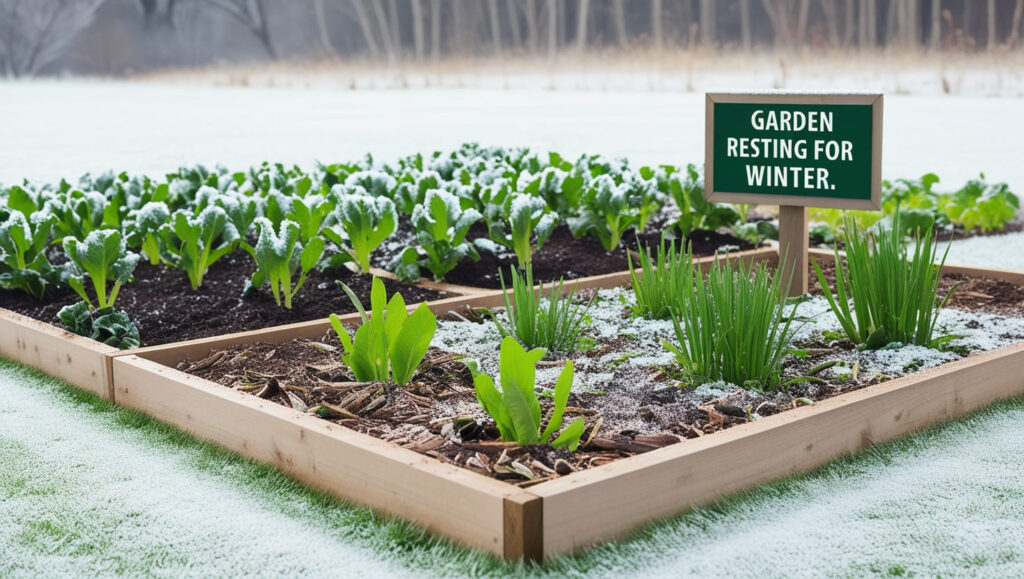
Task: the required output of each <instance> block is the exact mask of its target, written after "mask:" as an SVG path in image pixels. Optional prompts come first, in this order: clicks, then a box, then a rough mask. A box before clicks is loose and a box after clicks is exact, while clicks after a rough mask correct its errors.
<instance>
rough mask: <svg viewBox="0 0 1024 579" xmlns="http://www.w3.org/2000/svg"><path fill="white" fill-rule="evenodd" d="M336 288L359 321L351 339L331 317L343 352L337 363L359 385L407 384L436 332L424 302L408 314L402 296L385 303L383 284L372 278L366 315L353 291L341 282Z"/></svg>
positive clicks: (396, 296) (434, 322)
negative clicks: (360, 323) (340, 289)
mask: <svg viewBox="0 0 1024 579" xmlns="http://www.w3.org/2000/svg"><path fill="white" fill-rule="evenodd" d="M339 285H341V287H342V288H343V289H344V290H345V293H347V294H348V297H349V299H351V300H352V304H353V305H354V306H355V307H356V309H357V310H359V315H360V317H361V318H362V322H363V323H362V325H361V326H359V329H357V330H356V333H355V336H354V337H349V335H348V331H347V330H345V326H343V325H342V323H341V320H340V319H339V318H338V316H337V315H336V314H331V316H330V319H331V326H332V327H333V328H334V331H335V332H337V333H338V339H339V340H341V345H342V348H343V349H344V353H343V354H342V355H341V361H342V362H344V363H345V365H346V366H348V367H349V368H351V369H352V373H353V374H354V375H355V378H356V380H359V381H361V382H387V381H388V379H389V377H390V378H391V379H392V380H393V381H394V382H395V384H398V385H399V386H404V385H406V384H408V383H409V381H410V380H412V377H413V374H415V373H416V369H417V368H419V366H420V363H421V362H422V361H423V358H424V356H426V355H427V349H429V348H430V341H431V340H432V339H433V338H434V332H435V331H437V318H435V317H434V313H433V312H431V311H430V308H428V307H427V304H426V303H421V304H420V305H419V307H417V308H416V310H415V311H414V312H413V313H412V314H409V313H408V312H407V311H406V309H405V300H404V299H403V298H402V294H398V293H396V294H395V295H393V296H392V297H391V300H390V301H387V293H386V291H385V289H384V283H383V282H382V281H381V280H380V279H379V278H376V277H375V278H373V285H372V288H371V290H370V315H367V314H366V310H365V309H363V304H362V303H360V302H359V298H358V297H356V294H355V292H353V291H352V289H351V288H349V287H348V286H347V285H345V284H342V283H341V282H339ZM385 304H386V305H385Z"/></svg>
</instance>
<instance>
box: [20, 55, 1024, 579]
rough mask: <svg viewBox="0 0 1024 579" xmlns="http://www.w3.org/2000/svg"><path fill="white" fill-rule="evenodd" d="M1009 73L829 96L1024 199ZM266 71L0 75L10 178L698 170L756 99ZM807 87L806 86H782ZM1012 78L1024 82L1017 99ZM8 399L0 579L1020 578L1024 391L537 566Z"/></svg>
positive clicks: (1020, 253) (900, 140) (1005, 253)
mask: <svg viewBox="0 0 1024 579" xmlns="http://www.w3.org/2000/svg"><path fill="white" fill-rule="evenodd" d="M775 66H776V67H777V66H778V65H775ZM1006 70H1013V69H1009V68H1007V69H1003V70H1002V71H1001V72H999V73H998V74H999V76H998V79H1000V80H999V82H1001V83H1005V84H1003V85H1000V86H1001V87H1002V88H1000V89H999V90H995V89H994V88H993V89H991V90H989V89H988V88H986V87H990V86H992V87H994V86H995V85H994V84H991V85H990V84H987V83H995V82H996V81H997V77H996V73H995V72H989V73H986V72H985V71H984V70H980V69H979V70H978V71H976V72H977V74H979V75H983V76H984V74H988V76H984V79H987V80H978V81H977V82H976V83H975V82H974V81H972V80H971V79H972V78H973V77H970V76H965V77H964V78H967V84H968V85H970V87H969V88H962V89H961V90H959V91H957V92H956V94H952V91H951V95H950V96H947V95H945V94H943V91H941V89H940V90H938V91H935V90H933V88H934V86H935V78H934V74H933V72H928V73H927V74H928V75H929V76H928V77H927V79H926V80H922V81H921V83H916V81H914V82H911V81H912V80H913V79H915V78H918V77H917V76H914V75H907V76H905V77H904V78H905V80H904V81H903V82H904V85H902V86H905V87H910V88H907V89H906V90H898V89H897V88H895V87H893V86H892V83H891V82H890V81H886V79H885V78H884V76H879V75H874V76H870V75H868V76H865V77H863V79H861V81H860V83H858V84H856V85H855V86H851V85H850V84H843V83H842V82H841V81H840V80H837V78H839V77H837V78H833V79H831V80H823V81H822V82H823V83H829V85H828V86H838V85H840V84H842V86H845V87H847V88H856V89H859V90H868V89H871V88H874V87H875V86H878V87H880V88H882V89H884V90H886V91H887V96H886V111H885V116H886V121H885V156H884V163H883V166H884V174H885V176H886V177H903V176H908V177H913V176H919V175H921V174H923V173H926V172H936V173H938V174H939V175H940V177H942V179H943V182H944V183H947V184H948V187H949V188H953V187H958V186H959V185H960V184H962V183H963V182H964V181H966V180H967V179H969V178H972V177H974V176H976V175H977V173H978V172H980V171H984V172H985V174H986V176H987V177H988V179H989V180H990V181H1006V182H1008V183H1010V185H1011V187H1012V188H1013V189H1014V190H1015V191H1017V192H1018V193H1019V192H1020V191H1022V190H1024V165H1022V164H1021V162H1020V158H1019V157H1020V146H1019V143H1018V142H1017V140H1018V139H1019V135H1021V134H1024V99H1021V98H1012V97H1017V96H1018V95H1019V92H1013V90H1018V91H1019V88H1020V87H1024V84H1022V83H1021V82H1020V79H1019V77H1014V76H1013V74H1016V73H1012V74H1011V73H1007V72H1006ZM969 73H970V71H965V72H963V74H964V75H968V74H969ZM641 74H646V73H641ZM778 74H779V73H778V71H777V70H774V71H772V72H765V73H764V74H763V77H764V78H759V79H758V80H757V83H758V86H757V88H770V86H771V82H772V80H771V79H772V78H773V75H775V76H776V77H777V75H778ZM790 74H791V73H790ZM921 74H922V76H921V78H922V79H924V78H925V77H924V76H923V75H924V74H925V73H921ZM273 78H275V79H277V80H276V81H275V83H274V84H275V88H264V87H261V86H259V83H258V82H255V81H252V80H247V81H246V84H250V85H251V86H250V87H248V88H244V87H241V86H230V87H223V86H220V87H218V86H214V85H217V84H224V83H221V82H219V81H218V80H216V79H212V80H210V81H209V82H208V83H207V84H208V85H207V86H202V85H200V86H196V85H195V84H189V85H185V84H180V83H179V82H178V80H180V79H176V78H174V77H173V76H168V77H164V78H161V79H158V82H151V83H110V82H83V81H45V82H37V83H31V84H28V83H8V84H0V110H3V111H5V112H7V113H8V114H7V115H5V119H4V121H3V123H2V124H0V159H2V163H0V181H3V182H15V181H20V180H21V179H22V178H30V179H45V180H56V179H60V178H63V177H66V178H69V179H70V178H75V177H77V176H78V175H80V174H81V173H84V172H87V171H104V170H108V169H115V170H127V171H129V172H147V173H160V172H163V171H167V170H170V169H173V168H176V167H177V166H179V165H182V164H189V163H200V162H201V163H205V164H211V165H212V164H217V163H221V164H224V165H227V166H229V167H232V168H241V167H246V166H249V165H252V164H255V163H259V162H262V161H264V160H272V161H281V162H286V163H297V164H300V165H303V166H310V165H312V164H313V162H314V161H315V160H322V161H325V162H327V161H334V160H344V159H348V158H353V157H357V156H361V155H362V154H364V153H365V152H367V151H369V152H372V153H373V154H374V155H375V156H376V157H378V158H380V159H383V160H390V159H393V158H395V157H397V156H398V155H404V154H408V153H412V152H415V151H428V150H434V149H445V148H452V147H456V146H458V145H459V144H461V143H462V142H465V141H478V142H481V143H485V144H494V145H530V146H535V147H540V148H552V149H558V150H560V151H564V152H565V153H566V154H578V153H583V152H599V153H604V154H607V155H613V156H627V157H629V158H630V159H631V160H632V161H634V162H636V163H658V162H670V163H687V162H694V163H699V162H700V161H701V159H702V158H703V130H704V129H703V118H704V117H703V115H704V109H703V107H704V100H703V96H702V94H701V93H700V92H699V91H702V90H705V89H706V88H707V89H711V88H714V89H723V88H725V87H732V86H740V85H738V84H718V83H719V81H715V82H714V83H713V84H714V86H710V85H709V84H699V83H697V84H695V86H694V90H695V91H698V92H688V91H687V90H686V87H685V86H683V87H681V88H680V87H678V86H676V85H671V84H667V83H668V80H666V81H665V83H666V84H665V86H664V87H662V88H657V89H654V90H652V89H651V87H649V86H643V85H642V84H641V83H640V81H637V83H636V84H637V85H639V86H633V83H628V82H627V83H626V85H627V86H622V85H621V84H620V85H608V87H607V89H606V90H602V89H600V87H596V88H595V87H593V86H583V85H579V84H577V86H576V87H575V88H574V85H573V80H572V78H571V77H564V76H559V77H557V78H558V79H560V80H559V81H558V83H557V86H554V87H553V88H556V89H557V90H551V88H552V87H545V86H543V85H542V83H541V86H535V85H531V84H529V83H526V84H524V85H522V86H519V87H512V88H517V90H506V88H505V87H504V86H498V84H499V82H498V81H494V82H493V83H492V84H487V83H481V84H480V85H479V86H477V87H475V88H465V86H466V85H465V84H464V85H462V86H463V87H464V88H458V85H453V86H450V87H446V88H430V89H425V90H413V89H408V90H406V89H401V90H365V88H367V87H368V86H369V85H367V86H366V87H364V86H357V90H350V89H346V90H339V88H338V87H337V86H330V83H329V82H326V81H325V82H314V80H315V79H313V80H309V79H310V78H311V77H309V76H306V77H303V78H306V79H307V80H306V81H304V82H305V84H304V83H303V82H302V81H295V82H292V83H291V86H282V85H288V84H289V83H288V82H285V81H284V80H281V77H279V76H275V77H273ZM361 78H362V77H361ZM622 78H626V77H622ZM665 78H667V79H671V80H672V82H684V83H685V80H682V81H680V79H679V78H676V77H675V76H672V75H666V76H665ZM702 78H704V77H702ZM737 78H738V77H737ZM791 78H792V77H791ZM841 78H842V79H845V81H849V79H850V78H851V77H849V76H843V77H841ZM979 78H981V77H979ZM727 80H730V79H725V80H722V81H720V82H721V83H725V82H726V81H727ZM360 82H368V81H363V80H361V81H360ZM489 82H490V81H489ZM533 82H534V81H531V83H533ZM538 82H540V81H538ZM700 82H701V83H704V82H705V81H700ZM707 82H708V83H710V82H711V81H707ZM751 82H753V81H751ZM809 82H810V81H808V84H799V83H797V82H795V81H792V80H790V81H789V82H788V85H787V88H802V87H805V86H812V85H811V84H809ZM869 82H871V83H877V84H874V85H872V84H868V83H869ZM922 83H923V84H922ZM1011 83H1015V84H1014V86H1016V87H1018V89H1013V90H1008V89H1006V88H1005V87H1006V86H1009V85H1010V84H1011ZM227 84H242V83H240V82H239V83H230V82H229V83H227ZM306 84H308V85H309V86H308V87H307V86H306ZM412 84H413V86H415V83H412ZM357 85H358V83H357ZM698 85H699V86H698ZM911 85H913V86H918V85H920V86H921V87H923V88H920V89H919V90H918V89H914V88H913V86H911ZM374 86H376V87H377V88H379V87H380V86H381V84H378V85H374ZM818 86H820V85H818ZM961 86H963V85H961ZM751 88H753V87H751ZM825 88H828V87H825ZM900 92H910V93H911V94H897V93H900ZM990 94H999V95H1002V96H1001V97H992V96H989V95H990ZM939 188H940V189H942V188H943V187H942V186H941V185H940V187H939ZM949 261H950V262H953V263H969V264H978V265H988V266H995V267H1002V268H1008V269H1021V270H1024V235H1022V234H1011V235H1007V236H997V237H992V238H982V239H971V240H966V241H962V242H957V243H956V244H954V247H953V250H952V251H951V256H950V259H949ZM0 395H2V398H3V400H4V401H5V403H4V404H2V405H0V512H2V513H3V516H0V576H3V577H10V576H39V575H116V574H130V575H140V574H160V575H243V574H245V575H300V574H301V575H306V576H321V575H323V576H337V575H356V574H359V575H361V576H365V577H374V576H395V575H401V576H459V575H469V576H495V575H505V574H515V575H533V576H553V577H561V576H571V575H584V574H585V575H587V576H622V575H624V574H632V575H644V576H654V577H659V576H686V575H702V576H706V575H711V574H719V575H721V574H724V575H734V576H746V575H757V576H763V575H765V574H766V573H767V574H769V575H777V576H823V575H836V576H862V575H871V574H879V575H887V574H900V575H902V574H909V573H913V574H918V575H927V576H933V575H956V574H971V575H981V576H1014V575H1024V517H1022V513H1024V490H1022V488H1021V485H1020V481H1021V480H1024V461H1021V460H1018V458H1017V457H1019V456H1021V453H1022V451H1024V433H1022V430H1021V429H1020V424H1021V423H1022V421H1024V399H1016V400H1013V401H1009V402H1005V403H1002V404H999V405H997V406H996V407H994V408H992V409H990V410H987V411H984V412H982V413H980V414H978V415H975V416H973V417H971V418H968V419H965V420H960V421H956V422H953V423H950V424H948V425H946V426H943V427H940V428H938V429H934V430H931V431H928V432H925V433H922V434H919V435H917V436H914V437H910V438H907V439H902V440H899V441H896V442H894V443H889V444H885V445H882V446H879V447H876V448H874V449H871V450H869V451H867V452H865V453H861V454H860V455H857V456H856V457H854V458H851V459H844V460H841V461H838V462H836V463H833V464H831V465H829V466H827V467H825V468H823V469H821V470H819V471H817V472H815V473H812V474H810V475H807V476H804V477H800V478H797V479H794V480H790V481H785V482H782V483H777V484H773V485H769V486H766V487H762V488H761V489H758V490H756V491H754V492H752V493H749V494H746V495H742V496H740V497H735V498H733V499H730V500H728V501H726V502H724V503H722V504H720V505H716V506H713V507H710V508H705V509H698V510H695V511H692V512H690V513H688V514H685V515H683V516H680V517H677V518H674V519H672V520H670V521H666V522H662V523H658V524H656V525H653V526H650V527H647V528H645V529H644V530H642V531H640V532H639V533H637V534H635V535H633V536H631V537H629V538H627V539H625V540H623V541H621V542H616V543H613V544H609V545H604V546H601V547H598V548H595V549H592V550H589V551H587V552H584V553H582V554H580V555H577V556H574V557H568V558H563V559H558V560H555V561H553V562H550V563H549V564H547V565H545V566H544V567H543V568H521V567H510V566H506V565H504V564H502V563H499V562H496V561H494V560H492V559H489V558H486V557H483V556H481V555H478V554H474V553H471V552H467V551H464V550H461V549H459V548H457V547H453V546H451V545H448V544H445V543H441V542H438V541H435V540H432V539H429V538H427V537H425V536H423V535H422V534H421V533H419V532H418V531H416V530H414V529H411V528H409V527H408V526H406V525H403V524H397V523H394V522H387V521H381V520H379V519H377V518H375V517H373V516H372V515H371V514H370V513H368V512H366V511H363V510H360V509H353V508H350V507H347V506H344V505H342V504H340V503H338V502H337V501H334V500H333V499H328V498H325V497H323V496H321V495H319V494H317V493H315V492H313V491H309V490H307V489H303V488H302V487H300V486H299V485H297V484H295V483H293V482H291V481H289V480H288V479H287V478H286V477H284V476H283V475H281V474H280V473H278V472H276V471H274V470H273V469H270V468H266V467H262V466H258V465H254V464H253V463H250V462H249V461H247V460H244V459H241V458H239V457H237V456H235V455H232V454H230V453H227V452H223V451H220V450H217V449H215V448H213V447H211V446H209V445H205V444H202V443H198V442H197V441H195V440H193V439H191V438H190V437H188V436H185V435H182V434H181V433H179V432H177V431H174V430H173V429H169V428H166V427H163V426H160V425H158V424H156V423H154V422H152V421H150V420H149V419H147V418H145V417H143V416H141V415H139V414H136V413H133V412H129V411H125V410H123V409H118V408H113V407H111V406H109V405H107V404H105V403H103V402H100V401H98V400H96V399H94V398H92V397H90V396H88V395H85V394H82V393H80V392H78V391H76V390H74V389H72V388H70V387H68V386H66V385H63V384H60V383H59V382H57V381H54V380H52V379H49V378H47V377H45V376H42V375H40V374H38V373H35V372H33V371H28V370H25V369H24V368H21V367H19V366H16V365H12V364H10V363H6V362H2V361H0Z"/></svg>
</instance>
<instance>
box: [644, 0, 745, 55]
mask: <svg viewBox="0 0 1024 579" xmlns="http://www.w3.org/2000/svg"><path fill="white" fill-rule="evenodd" d="M742 1H745V0H741V2H742ZM651 36H652V37H653V40H654V48H656V49H658V50H661V48H662V44H663V41H662V38H661V0H651Z"/></svg>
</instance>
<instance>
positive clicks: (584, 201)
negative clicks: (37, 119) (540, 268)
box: [0, 144, 1019, 346]
mask: <svg viewBox="0 0 1024 579" xmlns="http://www.w3.org/2000/svg"><path fill="white" fill-rule="evenodd" d="M937 180H938V178H937V177H934V176H933V175H926V176H925V177H923V178H922V179H920V180H917V181H910V180H898V181H895V182H893V183H886V186H885V205H886V210H887V211H890V212H891V210H892V208H893V207H895V205H896V204H901V205H902V206H903V207H904V208H906V209H911V210H913V211H915V212H916V213H914V215H917V216H918V217H921V216H929V218H930V219H931V221H932V223H935V224H938V225H959V226H962V227H964V228H966V229H972V228H980V229H982V230H984V231H990V230H992V229H998V228H1001V227H1002V226H1003V225H1004V224H1005V222H1006V221H1007V220H1009V219H1011V218H1012V217H1013V215H1014V213H1015V211H1016V209H1017V207H1018V205H1019V202H1018V200H1017V197H1016V196H1015V195H1013V194H1012V193H1010V192H1009V191H1008V189H1007V187H1006V185H1004V184H1000V185H988V184H986V183H985V182H984V181H983V180H977V181H971V182H970V183H968V184H967V186H965V187H964V188H963V189H961V190H960V191H958V192H957V193H955V194H952V195H937V194H935V193H933V192H932V190H931V188H932V185H934V183H935V182H937ZM750 209H751V208H750V207H749V206H734V205H728V204H713V203H708V202H707V201H705V199H704V192H703V179H702V176H701V174H700V172H699V170H698V169H697V168H696V167H694V166H693V165H690V166H688V167H685V168H684V167H675V166H669V165H661V166H656V167H649V166H643V167H639V168H633V167H631V166H630V165H629V163H628V161H626V160H615V159H609V158H607V157H604V156H601V155H584V156H581V157H580V158H579V159H577V160H576V161H575V162H572V161H570V160H568V159H566V158H564V157H563V156H561V155H559V154H558V153H549V152H544V153H541V152H537V151H533V150H531V149H528V148H498V147H482V146H479V145H476V144H467V145H464V146H462V147H461V148H459V149H457V150H455V151H452V152H435V153H433V154H429V155H422V154H416V155H412V156H409V157H405V158H402V159H400V160H398V161H397V162H396V163H394V164H381V163H378V162H375V161H374V159H373V158H372V157H370V156H367V157H366V158H365V159H363V160H362V161H359V162H354V163H337V164H332V165H318V166H317V167H316V168H315V169H313V170H311V171H304V170H302V169H300V168H299V167H285V166H283V165H280V164H267V163H264V164H263V165H261V166H259V167H255V168H252V169H250V170H248V171H243V172H236V173H232V172H229V171H228V170H227V169H224V168H217V169H215V170H213V171H210V170H208V169H206V168H204V167H202V166H196V167H191V168H184V169H181V170H179V171H177V172H175V173H171V174H168V175H166V176H165V177H164V178H163V179H152V178H150V177H147V176H141V175H129V174H127V173H119V174H115V173H113V172H109V173H105V174H102V175H98V176H93V175H85V176H83V177H82V178H80V179H79V180H78V182H77V183H74V184H72V183H69V182H67V181H61V182H60V183H58V184H39V183H31V182H28V181H26V182H24V183H22V184H20V185H14V186H8V187H0V288H3V289H20V290H23V291H25V292H27V293H29V294H31V295H33V296H35V297H36V298H38V299H44V298H45V296H46V294H47V292H49V291H54V290H60V289H63V288H71V289H73V290H74V291H75V292H77V293H78V294H79V295H80V296H81V298H82V302H81V303H79V304H76V305H75V306H73V307H69V308H65V311H62V312H61V315H60V317H61V320H62V321H63V322H64V323H65V325H67V326H68V327H69V328H71V329H72V330H73V331H76V332H78V333H82V334H85V335H90V336H92V337H93V338H96V339H101V340H102V341H105V342H111V343H115V344H116V345H122V346H123V345H125V344H128V345H133V340H134V341H135V342H137V332H136V333H135V337H132V338H131V339H129V340H128V341H127V342H123V341H119V340H120V338H117V337H116V336H115V337H110V336H109V335H108V334H111V333H114V334H117V335H120V334H123V333H124V332H122V331H121V328H122V327H129V326H131V323H130V321H129V320H127V317H126V316H124V315H123V313H121V312H117V311H116V310H114V309H113V306H114V302H115V300H116V298H117V294H118V291H119V289H120V288H121V286H122V285H123V284H124V283H127V282H129V281H130V280H131V279H132V275H133V272H134V269H135V267H136V265H137V263H138V261H139V260H140V259H145V260H147V261H148V262H150V263H151V264H153V265H160V264H162V265H165V266H168V267H172V268H176V269H180V270H181V271H182V272H183V273H182V275H186V276H187V277H188V280H189V281H190V284H191V286H192V288H198V287H200V286H201V285H202V283H203V277H204V275H205V274H206V272H207V271H208V269H209V268H210V266H211V265H212V264H214V263H215V262H216V261H217V260H219V259H221V258H223V257H224V256H226V255H228V254H230V253H232V252H236V251H244V252H246V253H248V254H249V255H250V256H251V258H252V260H253V272H252V275H251V278H250V279H249V283H248V284H247V287H248V288H250V289H251V288H258V287H261V286H264V285H269V286H270V289H271V292H272V294H273V296H274V298H275V300H276V301H277V303H278V304H279V305H281V306H283V307H286V308H290V307H291V305H292V301H293V299H294V297H295V296H296V294H297V293H298V292H299V290H300V288H301V287H302V285H303V283H304V282H305V280H306V276H307V275H308V273H309V272H310V271H312V270H313V269H314V268H318V269H321V270H329V269H332V268H337V267H340V266H343V265H345V264H346V263H348V266H349V267H350V268H352V269H356V270H358V271H361V272H366V271H368V270H369V268H370V256H371V254H372V253H373V252H374V250H376V249H377V248H379V247H380V246H381V245H382V244H383V243H384V242H385V241H386V240H387V239H388V238H389V237H392V236H393V235H395V234H396V231H397V230H398V229H399V228H400V227H403V228H405V229H406V230H409V231H412V232H414V242H413V243H412V245H411V246H409V247H406V248H405V249H404V251H402V252H401V253H400V254H398V255H397V256H396V257H395V258H394V259H393V260H392V261H391V263H390V264H389V266H388V267H389V269H391V270H392V271H393V272H394V273H395V274H397V275H398V277H400V278H401V279H404V280H415V279H417V278H419V277H420V275H422V274H423V273H425V272H427V271H429V272H430V274H432V275H433V277H434V278H435V279H437V280H443V279H444V277H445V275H446V274H447V273H448V272H450V271H451V270H452V269H454V268H455V267H456V266H457V265H458V264H459V263H460V262H462V261H464V260H477V259H479V257H480V252H482V251H483V252H495V251H508V252H511V253H514V254H515V256H516V258H517V261H518V263H519V265H520V266H524V267H525V266H526V265H528V264H529V263H530V261H531V257H532V255H533V253H534V252H535V251H537V250H540V249H541V248H542V247H543V245H544V244H545V242H546V241H547V240H548V238H549V237H550V235H551V233H552V232H553V231H554V230H555V228H556V227H558V226H560V225H561V224H564V225H565V226H567V227H568V228H569V230H570V231H571V233H572V234H573V235H574V236H577V237H579V236H584V235H589V236H594V237H596V238H597V239H599V240H600V242H601V244H602V245H603V247H604V248H605V249H607V250H613V249H615V248H617V247H618V246H619V245H620V244H621V243H622V240H623V238H624V236H626V235H628V234H629V232H630V231H636V232H642V231H643V230H644V229H645V228H646V227H647V226H648V223H649V222H650V221H651V219H652V218H653V217H654V216H656V215H658V214H659V213H662V212H663V211H664V212H671V214H672V215H673V217H672V219H671V223H669V224H666V225H665V227H667V228H668V230H669V233H670V236H671V235H672V234H674V235H676V236H681V237H685V236H687V235H688V234H690V233H691V232H692V231H694V230H697V229H709V230H714V229H718V228H730V229H731V231H732V232H733V233H734V234H735V235H736V236H738V237H741V238H744V239H748V240H750V241H758V240H760V239H763V238H765V237H773V236H774V235H776V234H777V231H776V230H774V227H773V226H772V225H771V223H770V222H766V221H761V222H757V223H752V222H747V220H746V216H747V214H748V213H749V211H750ZM905 214H906V213H905ZM836 215H837V214H836ZM836 215H832V214H829V213H828V212H823V213H821V214H820V215H819V217H820V218H821V219H822V220H823V221H824V222H825V223H826V224H828V223H831V224H832V227H831V229H829V231H831V232H832V235H833V236H834V235H835V234H841V230H840V229H839V226H838V223H839V222H840V219H839V218H838V217H837V216H836ZM922 218H923V217H922ZM474 224H481V226H484V227H486V229H487V232H488V237H487V238H483V239H475V240H472V241H471V240H469V239H468V238H467V233H468V232H469V229H470V227H472V226H473V225H474ZM129 330H134V328H133V327H130V328H129ZM118 332H120V334H118Z"/></svg>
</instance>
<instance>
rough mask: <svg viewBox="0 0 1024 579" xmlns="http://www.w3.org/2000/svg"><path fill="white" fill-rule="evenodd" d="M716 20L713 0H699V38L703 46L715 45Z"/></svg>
mask: <svg viewBox="0 0 1024 579" xmlns="http://www.w3.org/2000/svg"><path fill="white" fill-rule="evenodd" d="M716 20H717V19H716V18H715V2H714V0H700V38H701V43H702V44H704V46H709V47H710V46H714V45H715V32H716V30H715V29H716V28H717V26H715V24H716Z"/></svg>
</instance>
